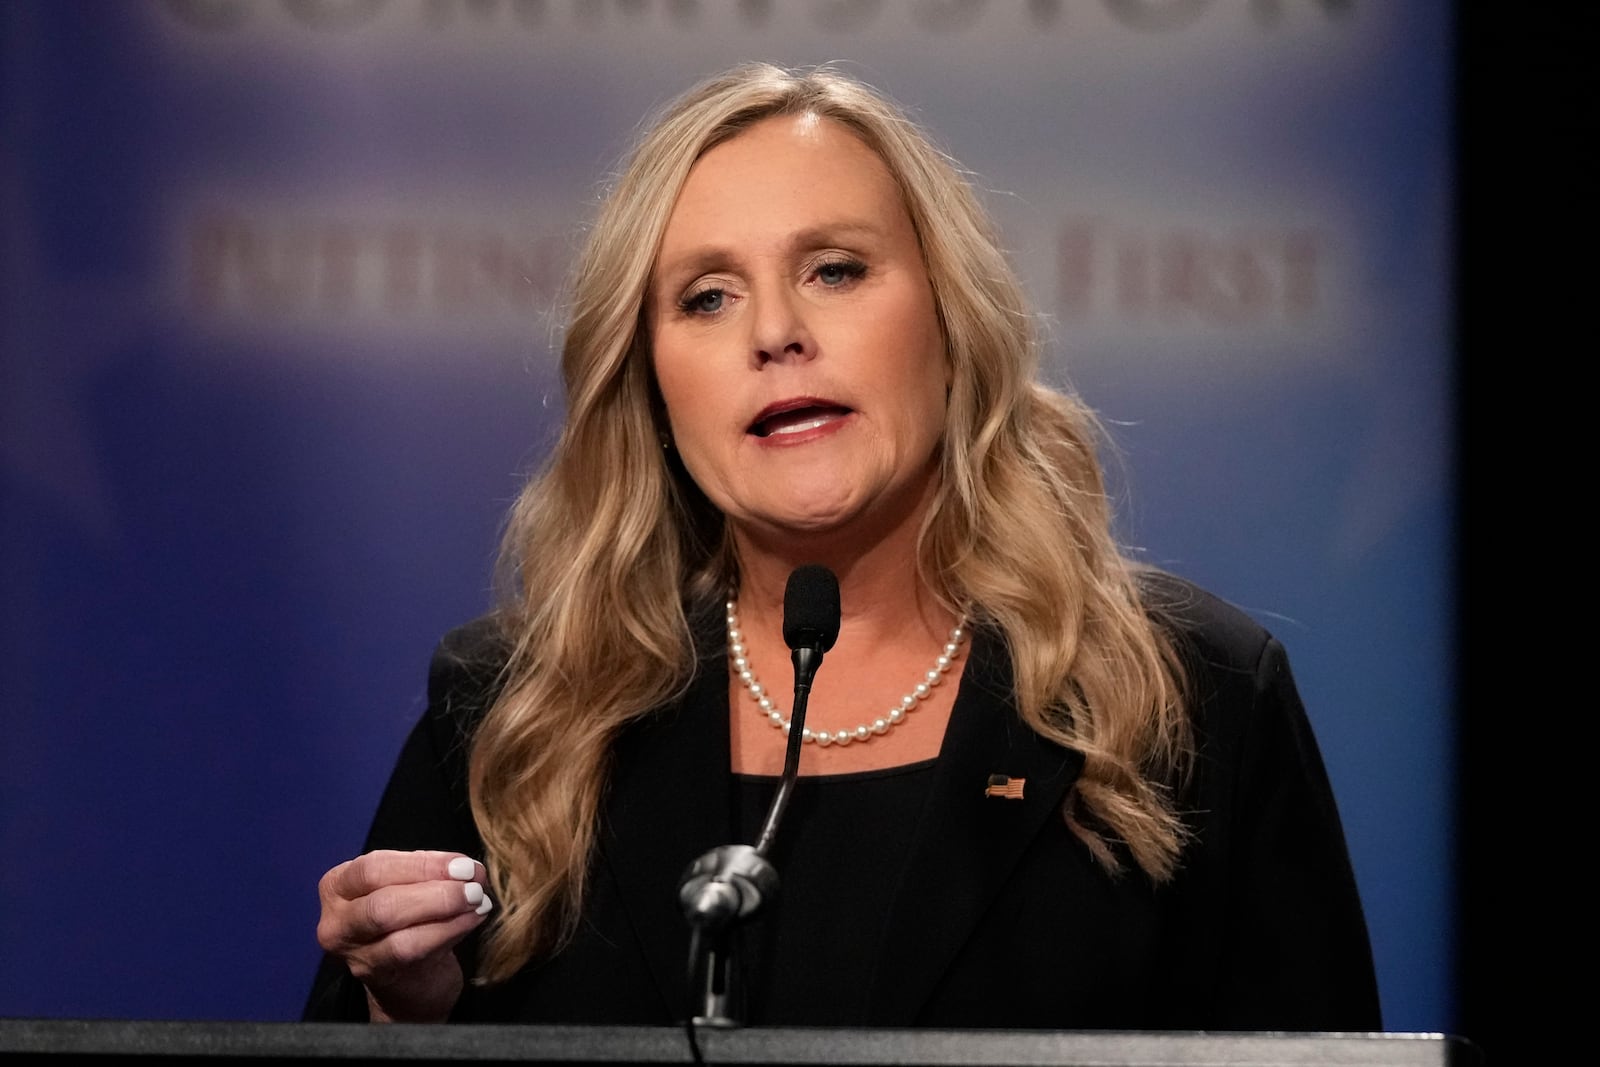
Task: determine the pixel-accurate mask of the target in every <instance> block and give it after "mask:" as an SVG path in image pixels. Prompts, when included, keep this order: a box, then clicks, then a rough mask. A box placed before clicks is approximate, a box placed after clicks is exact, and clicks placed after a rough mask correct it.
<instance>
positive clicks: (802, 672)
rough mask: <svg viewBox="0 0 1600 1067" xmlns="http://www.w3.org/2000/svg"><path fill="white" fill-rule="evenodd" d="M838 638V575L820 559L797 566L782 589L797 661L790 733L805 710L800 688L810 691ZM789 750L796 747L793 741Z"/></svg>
mask: <svg viewBox="0 0 1600 1067" xmlns="http://www.w3.org/2000/svg"><path fill="white" fill-rule="evenodd" d="M838 639H839V579H838V578H837V577H836V576H835V575H834V573H833V572H832V571H830V570H829V569H828V568H826V567H824V566H823V565H822V564H820V563H807V564H805V565H804V566H802V567H796V568H795V569H794V571H793V572H792V573H791V574H790V575H789V584H788V585H786V586H784V589H783V640H784V643H785V644H787V645H788V646H789V658H790V659H791V660H793V661H794V686H795V704H796V707H795V712H794V715H795V717H794V718H792V719H791V720H790V721H791V722H792V723H793V724H794V726H793V727H792V729H791V731H790V737H791V738H794V737H796V736H798V734H799V731H800V728H801V725H802V724H801V722H800V719H799V716H800V715H801V714H803V710H802V708H801V707H800V706H799V705H800V704H801V702H802V700H803V697H802V695H801V693H800V689H801V687H802V686H803V687H804V689H805V692H806V693H810V691H811V680H812V679H813V678H814V677H816V673H817V668H818V667H819V666H821V664H822V654H823V653H824V652H826V651H828V649H830V648H832V647H833V643H834V642H835V641H837V640H838ZM789 747H790V750H792V751H798V750H797V749H795V746H794V744H793V743H791V744H790V746H789Z"/></svg>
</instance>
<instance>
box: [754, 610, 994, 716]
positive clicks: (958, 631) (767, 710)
mask: <svg viewBox="0 0 1600 1067" xmlns="http://www.w3.org/2000/svg"><path fill="white" fill-rule="evenodd" d="M727 608H728V656H729V659H730V662H731V663H732V665H733V669H734V671H735V674H736V676H737V677H738V679H739V681H740V682H741V683H743V685H744V687H745V689H746V690H748V691H749V693H750V696H751V698H752V699H754V700H755V702H756V706H757V707H758V708H760V710H761V713H762V714H763V715H765V716H766V717H767V721H768V722H770V723H772V725H773V726H776V727H779V728H780V729H782V730H783V733H784V736H785V737H787V736H788V735H789V733H790V732H791V729H790V727H791V723H790V720H788V719H786V718H784V716H783V712H782V710H781V709H779V707H778V706H777V704H776V703H775V702H774V701H773V700H772V698H771V697H770V696H768V695H767V690H766V687H765V686H763V685H762V684H761V683H760V682H759V681H757V679H756V673H755V668H754V667H752V666H751V665H750V660H749V658H748V655H747V653H748V652H749V649H748V648H746V646H745V644H744V632H743V631H742V630H740V629H739V604H738V601H736V600H729V601H728V602H727ZM965 639H966V630H965V628H964V624H963V623H958V624H957V625H956V626H955V627H954V628H952V629H951V631H950V635H949V638H948V640H946V642H945V645H944V651H943V654H941V655H940V656H939V658H938V659H936V660H935V661H934V666H933V669H932V670H930V671H928V672H927V673H926V674H925V675H923V680H922V681H920V682H918V683H917V685H916V687H915V688H914V689H912V690H911V692H909V693H907V694H906V695H905V696H903V697H901V698H900V704H899V706H898V707H893V708H890V709H889V710H888V711H887V712H886V713H885V714H884V715H883V716H882V717H880V718H876V719H873V720H872V721H871V722H870V723H861V724H860V725H858V726H856V727H853V728H851V727H846V728H844V729H840V730H815V731H814V730H812V729H811V728H810V727H805V728H804V729H802V730H801V731H800V739H801V741H809V742H812V743H814V744H817V745H820V746H823V747H827V746H828V745H841V746H842V745H848V744H850V743H851V742H853V741H868V740H871V739H872V738H873V737H874V736H875V735H877V736H881V735H883V734H886V733H888V732H889V730H890V729H891V728H892V727H894V726H897V725H899V724H900V723H902V722H904V721H905V718H906V712H908V711H911V710H912V709H914V708H915V707H916V706H917V703H918V701H922V700H926V699H928V697H929V695H931V694H932V692H933V688H932V687H933V686H936V685H938V684H939V683H940V682H942V681H943V680H944V676H945V674H946V673H948V672H949V670H950V668H951V666H952V665H953V664H954V663H955V660H956V656H957V654H958V653H960V651H961V643H962V642H963V641H964V640H965Z"/></svg>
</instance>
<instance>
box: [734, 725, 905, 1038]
mask: <svg viewBox="0 0 1600 1067" xmlns="http://www.w3.org/2000/svg"><path fill="white" fill-rule="evenodd" d="M890 736H891V737H892V734H891V735H890ZM886 740H887V739H886ZM933 766H934V761H933V760H928V761H926V762H924V763H913V764H910V765H908V766H905V767H895V768H891V769H889V770H882V771H866V772H862V773H859V774H829V775H814V776H805V777H801V778H797V779H796V780H795V786H794V792H793V793H792V794H791V795H790V798H789V805H788V807H787V808H786V809H785V810H784V814H783V821H782V823H780V824H779V826H778V831H777V836H776V837H775V838H774V840H773V842H772V848H771V849H770V850H769V851H768V853H767V860H768V861H769V862H770V863H771V864H772V865H773V867H774V868H775V869H776V870H777V872H778V877H779V891H778V893H777V895H776V896H775V898H774V899H773V900H771V901H770V902H769V903H768V904H766V905H764V906H763V907H762V909H761V910H760V911H758V912H757V913H756V914H755V915H754V916H753V917H752V918H751V919H749V920H747V923H746V925H745V928H744V929H743V930H742V931H741V932H740V936H739V941H740V944H739V946H738V952H737V954H738V957H739V959H738V967H739V969H738V974H739V975H740V976H741V978H742V981H741V986H742V989H743V1003H742V1004H741V1006H740V1010H739V1013H738V1015H739V1018H740V1019H741V1020H743V1021H744V1022H746V1023H748V1024H750V1025H753V1026H754V1025H770V1026H783V1025H807V1026H861V1025H865V1024H866V1021H867V1019H866V1010H867V999H868V997H869V995H870V994H871V992H872V985H873V979H874V977H875V974H876V968H877V961H878V960H879V958H880V957H881V954H882V942H883V938H884V934H885V932H886V931H887V930H888V909H889V902H890V901H891V900H893V899H894V894H895V891H896V890H897V889H898V888H899V882H900V879H901V878H902V877H903V876H904V873H905V861H906V845H907V842H908V841H909V840H910V838H911V831H912V829H913V828H914V827H915V825H916V820H917V816H918V814H919V813H920V812H921V809H922V804H923V801H924V800H925V799H926V798H927V795H928V789H929V786H930V784H931V782H932V779H933ZM777 784H778V779H777V778H775V777H771V778H769V777H764V776H755V775H735V776H734V787H733V802H734V818H735V822H736V823H737V824H738V826H739V828H740V829H739V833H738V835H737V837H736V840H737V841H739V842H743V843H749V842H752V841H754V840H756V835H757V834H759V833H760V830H761V825H762V823H763V821H764V820H765V818H766V813H767V809H768V808H769V807H770V806H771V804H772V796H773V794H774V793H775V792H776V791H777Z"/></svg>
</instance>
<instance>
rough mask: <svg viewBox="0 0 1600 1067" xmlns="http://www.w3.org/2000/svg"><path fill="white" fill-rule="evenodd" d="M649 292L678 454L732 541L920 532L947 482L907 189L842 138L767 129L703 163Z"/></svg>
mask: <svg viewBox="0 0 1600 1067" xmlns="http://www.w3.org/2000/svg"><path fill="white" fill-rule="evenodd" d="M649 299H650V303H649V311H648V315H647V318H648V322H649V326H650V338H651V346H652V353H653V358H654V363H655V372H656V379H657V381H658V383H659V384H660V387H661V394H662V397H663V399H664V400H665V401H666V407H667V415H668V418H669V421H670V423H671V427H672V436H673V440H674V443H675V447H676V448H677V450H678V452H679V454H680V456H681V457H682V459H683V463H684V466H685V467H686V468H687V469H688V471H689V473H690V475H691V476H692V477H693V478H694V480H695V482H696V484H698V485H699V486H700V488H701V490H702V491H703V492H704V493H705V494H706V496H707V497H709V498H710V499H711V501H712V502H713V503H714V504H715V505H716V506H717V507H718V508H720V509H721V510H722V512H723V513H724V514H725V515H727V516H728V518H729V519H730V521H732V522H733V523H734V524H735V528H736V529H738V530H741V531H743V532H745V533H753V534H768V535H779V536H785V535H794V534H819V533H828V534H840V533H843V534H844V535H845V536H846V537H849V536H851V535H853V534H854V535H859V536H861V537H873V536H882V533H883V531H884V529H885V525H884V524H885V523H887V524H888V525H889V526H891V527H895V526H904V525H906V524H908V523H909V524H911V525H912V526H913V527H914V524H915V522H916V521H917V520H918V519H919V518H920V516H921V514H922V511H923V510H924V508H925V506H926V504H927V501H928V499H929V497H930V495H931V493H932V490H933V488H934V486H935V485H936V483H937V478H938V460H937V456H936V454H937V450H938V443H939V438H940V434H941V433H942V431H943V427H944V414H945V396H946V387H947V384H948V380H949V371H948V368H947V364H946V360H945V356H944V341H943V337H942V334H941V331H940V328H939V321H938V316H937V314H936V311H935V308H934V300H933V290H932V287H931V286H930V284H929V282H928V273H927V271H926V269H925V268H924V267H923V263H922V254H921V248H920V246H919V244H918V241H917V235H916V232H915V231H914V230H913V228H912V224H911V218H910V216H909V215H908V214H907V213H906V209H905V205H904V203H903V201H902V200H901V197H900V192H899V189H898V188H897V187H896V185H895V183H894V179H893V178H892V177H891V176H890V174H889V171H888V169H887V168H886V167H885V166H884V164H883V162H882V160H880V159H879V158H878V157H877V155H876V154H875V153H874V152H873V151H872V150H871V149H869V148H868V147H867V146H866V145H865V144H864V143H862V142H861V141H860V140H858V139H857V138H856V137H855V135H854V134H852V133H851V132H850V131H849V130H848V129H847V128H846V127H844V126H842V125H840V124H838V123H836V122H834V121H832V120H829V119H818V118H816V117H815V116H809V115H806V116H799V117H792V116H786V117H781V118H773V119H767V120H764V121H762V122H760V123H758V124H756V125H755V126H752V127H751V128H750V129H748V130H746V131H744V132H743V133H741V134H739V135H738V136H737V137H735V138H733V139H732V140H730V141H726V142H724V143H723V144H721V145H718V146H717V147H716V148H713V149H711V150H710V151H709V152H707V153H706V154H705V155H704V156H702V157H701V159H700V160H699V161H698V162H697V163H696V164H695V166H694V168H693V169H692V170H691V171H690V173H689V178H688V181H687V182H686V183H685V185H684V187H683V191H682V193H681V194H680V195H679V197H678V201H677V204H676V205H675V206H674V207H673V211H672V215H671V218H670V219H669V220H668V223H667V229H666V233H665V235H664V238H663V241H662V245H661V252H660V256H659V258H658V259H657V261H656V268H655V272H654V274H653V276H652V279H651V286H650V297H649Z"/></svg>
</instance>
